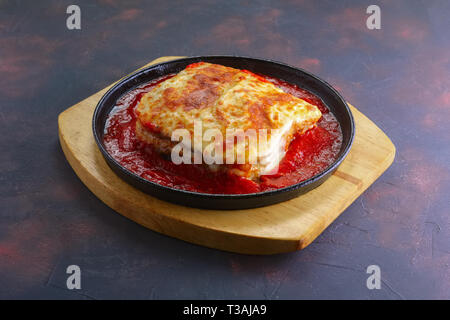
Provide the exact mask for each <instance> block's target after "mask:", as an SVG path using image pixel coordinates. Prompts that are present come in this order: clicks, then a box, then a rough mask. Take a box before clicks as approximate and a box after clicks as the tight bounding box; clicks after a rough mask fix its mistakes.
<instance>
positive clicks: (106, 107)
mask: <svg viewBox="0 0 450 320" xmlns="http://www.w3.org/2000/svg"><path fill="white" fill-rule="evenodd" d="M199 61H204V62H211V63H216V64H221V65H224V66H228V67H233V68H237V69H247V70H250V71H252V72H255V73H260V74H265V75H268V76H271V77H275V78H278V79H281V80H284V81H286V82H289V83H292V84H296V85H298V86H299V87H301V88H303V89H306V90H308V91H310V92H312V93H314V94H315V95H316V96H318V97H320V98H321V99H322V101H323V102H324V103H325V105H326V106H327V107H328V108H329V109H330V111H331V112H332V113H333V114H334V115H335V116H336V118H337V120H338V121H339V123H340V125H341V129H342V134H343V140H342V147H341V150H340V151H339V154H338V157H337V159H336V160H335V161H334V162H333V163H332V164H331V165H330V166H329V167H328V168H326V169H325V170H324V171H322V172H321V173H319V174H317V175H315V176H313V177H312V178H310V179H308V180H305V181H302V182H300V183H297V184H294V185H291V186H289V187H285V188H282V189H278V190H273V191H266V192H259V193H252V194H243V195H234V194H207V193H198V192H190V191H185V190H178V189H174V188H170V187H166V186H162V185H159V184H157V183H154V182H151V181H148V180H145V179H143V178H141V177H140V176H138V175H136V174H134V173H132V172H130V171H128V170H127V169H125V168H124V167H122V166H121V165H120V164H119V163H118V162H117V161H116V160H115V159H114V158H113V157H111V155H110V154H109V153H108V152H107V151H106V149H105V146H104V144H103V134H104V129H105V122H106V119H107V118H108V115H109V113H110V111H111V109H112V108H113V107H114V106H115V104H116V101H117V100H118V99H119V98H120V97H121V96H122V95H123V94H124V93H126V92H128V91H130V90H132V89H134V88H135V87H137V86H139V85H141V84H143V83H146V82H149V81H151V80H153V79H156V78H159V77H161V76H164V75H167V74H171V73H177V72H180V71H181V70H183V69H184V68H185V67H186V66H187V65H189V64H191V63H194V62H199ZM92 129H93V131H94V137H95V141H96V142H97V145H98V147H99V149H100V152H101V153H102V154H103V157H104V158H105V160H106V162H107V163H108V165H109V166H110V167H111V169H112V170H113V171H114V172H115V173H116V174H117V175H118V176H119V177H120V178H122V179H123V180H125V181H126V182H128V183H129V184H131V185H133V186H134V187H136V188H138V189H140V190H142V191H144V192H146V193H148V194H150V195H152V196H155V197H157V198H159V199H162V200H166V201H170V202H173V203H176V204H180V205H185V206H189V207H196V208H207V209H221V210H228V209H248V208H256V207H262V206H267V205H271V204H274V203H278V202H282V201H286V200H289V199H292V198H294V197H297V196H299V195H301V194H303V193H305V192H308V191H310V190H312V189H314V188H316V187H318V186H319V185H320V184H322V183H323V182H324V181H325V180H326V179H327V178H328V177H330V175H331V174H332V173H333V172H334V171H335V170H336V169H337V167H338V166H339V165H340V164H341V162H342V161H343V160H344V158H345V157H346V155H347V154H348V152H349V150H350V147H351V145H352V142H353V137H354V134H355V125H354V121H353V116H352V114H351V112H350V109H349V107H348V105H347V103H346V102H345V101H344V99H343V98H342V97H341V95H340V94H339V93H338V92H337V91H336V90H335V89H333V88H332V87H331V86H330V85H329V84H328V83H326V82H325V81H323V80H322V79H319V78H318V77H316V76H315V75H313V74H311V73H309V72H307V71H304V70H302V69H299V68H295V67H292V66H289V65H286V64H283V63H280V62H275V61H270V60H264V59H255V58H247V57H235V56H200V57H191V58H183V59H178V60H173V61H169V62H164V63H160V64H157V65H153V66H151V67H148V68H145V69H142V70H140V71H138V72H136V73H134V74H132V75H130V76H128V77H126V78H124V79H122V80H121V81H119V82H118V83H117V84H116V85H114V86H113V87H112V88H111V89H109V90H108V92H107V93H106V94H105V95H104V96H103V97H102V98H101V100H100V101H99V103H98V104H97V107H96V108H95V112H94V117H93V121H92Z"/></svg>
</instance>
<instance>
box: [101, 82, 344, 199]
mask: <svg viewBox="0 0 450 320" xmlns="http://www.w3.org/2000/svg"><path fill="white" fill-rule="evenodd" d="M173 76H174V75H169V76H165V77H162V78H160V79H157V80H154V81H152V82H149V83H146V84H144V85H142V86H140V87H138V88H136V89H133V90H131V91H129V92H128V93H126V94H125V95H123V96H122V97H121V98H120V99H119V100H118V101H117V103H116V106H115V107H114V108H113V110H112V111H111V113H110V115H109V118H108V120H107V122H106V126H105V134H104V138H103V139H104V143H105V147H106V150H107V151H108V153H109V154H110V155H111V156H112V157H113V158H114V159H116V160H117V161H118V162H119V163H120V164H121V165H122V166H123V167H125V168H127V169H128V170H130V171H131V172H133V173H135V174H137V175H139V176H141V177H142V178H144V179H147V180H150V181H153V182H156V183H158V184H161V185H164V186H168V187H172V188H176V189H182V190H188V191H194V192H202V193H214V194H246V193H255V192H263V191H268V190H275V189H279V188H283V187H287V186H290V185H293V184H296V183H299V182H301V181H304V180H307V179H309V178H311V177H313V176H314V175H316V174H318V173H320V172H321V171H323V170H325V169H326V168H327V167H328V166H329V165H330V164H331V163H333V162H334V160H335V159H336V157H337V155H338V153H339V150H340V148H341V144H342V132H341V128H340V126H339V123H338V121H337V120H336V118H335V117H334V115H333V114H332V113H331V112H330V111H329V110H328V108H327V107H326V106H325V105H324V104H323V102H322V101H321V100H320V99H319V98H318V97H316V96H315V95H314V94H312V93H310V92H308V91H306V90H304V89H301V88H299V87H298V86H296V85H292V84H289V83H287V82H284V81H281V80H278V79H275V78H271V77H268V76H264V75H259V76H261V77H263V78H264V79H265V80H267V81H270V82H272V83H274V84H275V85H276V86H278V87H279V88H281V89H282V90H283V91H285V92H287V93H290V94H292V95H294V96H296V97H298V98H301V99H303V100H305V101H307V102H309V103H311V104H314V105H316V106H317V107H318V108H319V109H320V111H321V112H322V118H321V119H320V120H319V121H318V123H317V126H316V127H315V128H313V129H311V130H308V131H307V132H306V133H304V134H303V135H297V136H296V137H295V139H294V140H293V141H292V142H291V144H290V146H289V149H288V151H287V153H286V155H285V157H284V158H283V160H281V162H280V165H279V169H278V172H277V174H274V175H265V176H261V177H260V181H258V182H255V181H251V180H248V179H246V178H242V177H238V176H236V175H233V174H227V173H225V172H219V173H218V172H211V171H209V170H208V169H207V168H206V167H205V166H203V165H196V164H179V165H176V164H174V163H173V162H172V161H171V159H170V158H167V157H166V156H164V155H161V154H160V153H158V152H156V151H155V150H154V149H153V148H152V147H151V146H149V145H146V144H144V143H142V142H140V141H139V140H138V139H137V138H136V135H135V125H136V115H135V108H136V106H137V105H138V103H139V101H140V100H141V98H142V96H143V95H144V94H145V93H147V92H149V91H150V90H151V89H152V87H154V86H155V85H156V84H158V83H160V82H162V81H164V80H166V79H169V78H171V77H173Z"/></svg>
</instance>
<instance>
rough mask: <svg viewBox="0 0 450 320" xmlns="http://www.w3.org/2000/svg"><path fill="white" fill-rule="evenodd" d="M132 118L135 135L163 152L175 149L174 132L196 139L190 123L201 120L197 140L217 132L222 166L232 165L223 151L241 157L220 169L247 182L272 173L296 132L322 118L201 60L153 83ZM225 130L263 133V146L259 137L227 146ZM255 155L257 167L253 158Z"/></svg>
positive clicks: (254, 79)
mask: <svg viewBox="0 0 450 320" xmlns="http://www.w3.org/2000/svg"><path fill="white" fill-rule="evenodd" d="M136 114H137V117H138V121H137V124H136V133H137V137H138V138H139V139H141V140H143V141H145V142H147V143H149V144H152V145H154V146H155V147H156V148H157V149H159V150H160V151H161V152H164V153H168V152H170V150H171V148H172V147H173V146H174V143H173V142H172V141H170V140H171V136H172V132H174V131H175V130H176V129H186V130H188V131H189V133H190V134H191V137H192V139H193V138H194V136H195V135H194V122H196V123H197V124H198V123H199V122H201V125H202V128H201V130H202V132H201V135H200V137H203V134H204V132H205V131H206V130H208V129H214V130H216V131H218V132H220V133H221V134H222V137H223V138H224V140H223V143H224V154H223V157H224V159H223V163H230V161H226V160H227V159H225V157H226V155H227V152H226V151H229V155H232V156H234V159H235V160H236V161H237V159H238V157H239V155H241V156H244V158H245V164H240V165H238V164H236V163H235V164H234V165H224V166H223V167H224V168H226V169H227V170H229V171H230V172H232V173H234V174H238V175H241V176H245V177H248V178H251V179H256V178H258V177H259V176H260V175H262V174H268V173H271V171H273V170H274V168H276V167H277V165H278V163H279V162H280V160H281V159H282V158H283V157H284V154H285V151H286V150H287V148H288V146H289V143H290V141H291V140H292V138H293V136H294V134H296V133H298V132H300V133H303V132H305V131H306V130H308V129H310V128H311V127H313V126H314V124H315V123H316V122H317V121H318V120H319V119H320V117H321V116H322V114H321V112H320V111H319V109H318V108H317V107H316V106H314V105H312V104H310V103H308V102H306V101H304V100H302V99H299V98H297V97H294V96H292V95H290V94H288V93H285V92H284V91H282V90H281V89H279V88H277V87H276V86H275V85H274V84H272V83H271V82H268V81H266V80H265V79H263V78H261V77H259V76H257V75H255V74H253V73H251V72H249V71H245V70H237V69H234V68H229V67H225V66H221V65H217V64H210V63H204V62H200V63H195V64H191V65H189V66H188V67H187V68H186V69H184V70H183V71H181V72H180V73H178V74H177V75H176V76H174V77H172V78H170V79H168V80H166V81H163V82H161V83H159V84H158V85H156V86H155V87H154V88H153V89H152V90H151V91H150V92H148V93H146V94H145V95H144V96H143V97H142V99H141V101H140V103H139V105H138V106H137V109H136ZM227 130H243V131H244V132H246V133H247V132H252V130H254V132H256V134H257V135H256V136H257V137H260V136H259V135H258V134H259V133H260V132H261V131H259V130H263V131H264V132H267V143H260V141H262V140H261V139H258V138H257V141H258V143H257V144H255V143H249V139H245V148H244V149H242V148H239V147H238V146H237V144H236V143H234V141H235V138H234V137H233V136H232V138H231V141H230V139H229V140H228V143H229V144H227V140H226V137H227ZM228 137H229V136H228ZM210 143H211V141H197V143H195V141H192V143H191V146H192V151H193V153H203V151H204V149H205V147H206V146H207V145H208V144H210ZM230 148H231V150H229V149H230ZM243 152H244V154H242V153H243ZM255 157H256V159H257V162H256V163H254V161H253V160H252V159H255ZM228 160H230V159H228ZM231 160H232V159H231ZM251 160H252V161H251ZM213 168H217V166H213Z"/></svg>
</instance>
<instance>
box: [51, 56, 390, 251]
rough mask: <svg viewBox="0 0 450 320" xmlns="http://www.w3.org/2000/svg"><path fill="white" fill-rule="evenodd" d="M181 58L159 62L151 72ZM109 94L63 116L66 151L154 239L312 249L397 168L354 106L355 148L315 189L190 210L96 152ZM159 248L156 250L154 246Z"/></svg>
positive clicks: (91, 184)
mask: <svg viewBox="0 0 450 320" xmlns="http://www.w3.org/2000/svg"><path fill="white" fill-rule="evenodd" d="M176 58H181V57H161V58H159V59H156V60H154V61H152V62H150V63H149V64H148V65H147V66H149V65H152V64H155V63H160V62H164V61H168V60H172V59H176ZM109 88H110V87H108V88H105V89H103V90H101V91H99V92H97V93H96V94H94V95H92V96H90V97H89V98H87V99H85V100H83V101H81V102H79V103H77V104H76V105H74V106H72V107H70V108H69V109H67V110H65V111H64V112H62V113H61V114H60V115H59V118H58V127H59V138H60V143H61V147H62V149H63V151H64V154H65V155H66V158H67V160H68V161H69V163H70V165H71V166H72V168H73V169H74V170H75V172H76V174H77V175H78V177H79V178H80V179H81V181H83V183H84V184H85V185H86V186H87V187H88V188H89V189H90V190H91V191H92V192H93V193H94V194H95V195H96V196H97V197H98V198H99V199H100V200H102V201H103V202H104V203H106V204H107V205H108V206H109V207H111V208H112V209H114V210H115V211H117V212H119V213H120V214H122V215H124V216H126V217H128V218H130V219H131V220H134V221H136V222H137V223H139V224H141V225H143V226H145V227H147V228H149V229H152V230H154V231H157V232H160V233H163V234H166V235H169V236H172V237H175V238H178V239H182V240H185V241H189V242H192V243H196V244H200V245H203V246H207V247H211V248H217V249H221V250H227V251H233V252H239V253H247V254H273V253H281V252H289V251H294V250H300V249H303V248H305V247H306V246H307V245H309V244H310V243H311V242H312V241H313V240H314V239H315V238H316V237H317V236H318V235H319V234H320V233H321V232H322V231H323V230H324V229H325V228H326V227H328V226H329V225H330V224H331V223H332V222H333V221H334V219H336V218H337V217H338V216H339V215H340V214H341V213H342V212H343V211H344V210H345V209H346V208H347V207H348V206H349V205H350V204H351V203H352V202H353V201H354V200H355V199H356V198H357V197H358V196H359V195H361V193H363V191H364V190H366V189H367V188H368V187H369V186H370V185H371V184H372V183H373V182H374V181H375V180H376V179H377V178H378V177H379V176H380V175H381V174H382V173H383V172H384V171H385V170H386V169H387V168H388V167H389V166H390V165H391V163H392V161H393V160H394V156H395V147H394V145H393V144H392V142H391V141H390V140H389V138H388V137H387V136H386V135H385V134H384V133H383V131H381V130H380V129H379V128H378V127H377V126H376V125H375V124H374V123H373V122H372V121H370V120H369V119H368V118H367V117H365V116H364V115H363V114H362V113H361V112H359V111H358V110H357V109H356V108H355V107H353V106H350V107H351V110H352V112H353V116H354V118H355V125H356V135H355V140H354V143H353V147H352V149H351V151H350V153H349V154H348V156H347V158H346V159H345V160H344V162H343V163H342V164H341V165H340V167H339V168H338V170H337V171H336V172H335V173H334V174H333V175H332V176H331V177H330V178H329V179H328V180H327V181H325V183H323V184H322V185H321V186H319V187H318V188H316V189H314V190H312V191H310V192H308V193H307V194H304V195H302V196H300V197H298V198H295V199H292V200H289V201H286V202H283V203H279V204H276V205H272V206H268V207H263V208H257V209H247V210H233V211H215V210H204V209H195V208H188V207H184V206H179V205H175V204H172V203H168V202H165V201H162V200H158V199H156V198H154V197H152V196H149V195H147V194H145V193H143V192H141V191H139V190H137V189H135V188H134V187H132V186H130V185H128V184H127V183H125V182H124V181H122V180H121V179H120V178H119V177H117V176H116V175H115V174H114V173H113V171H112V170H111V169H110V168H109V167H108V165H107V164H106V162H105V160H104V159H103V157H102V155H101V153H100V151H99V150H98V148H97V145H96V144H95V141H94V137H93V134H92V128H91V121H92V115H93V112H94V109H95V106H96V104H97V102H98V101H99V100H100V98H101V97H102V95H103V94H104V93H105V92H106V91H107V90H108V89H109ZM149 245H155V244H149Z"/></svg>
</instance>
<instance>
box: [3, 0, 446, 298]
mask: <svg viewBox="0 0 450 320" xmlns="http://www.w3.org/2000/svg"><path fill="white" fill-rule="evenodd" d="M73 3H75V4H78V5H79V6H80V7H81V12H82V17H81V20H82V21H81V23H82V30H81V31H69V30H67V28H66V18H67V15H66V13H65V12H66V8H67V6H68V5H69V4H73ZM369 4H378V5H380V7H381V11H382V29H381V30H373V31H371V30H368V29H367V28H366V27H365V21H366V17H367V15H366V13H365V10H366V8H367V6H368V5H369ZM449 16H450V2H449V1H447V0H436V1H417V0H416V1H413V0H397V1H371V0H370V1H331V0H330V1H293V0H292V1H230V0H228V1H221V2H210V1H205V0H203V1H195V2H191V3H189V2H188V1H148V2H144V1H138V0H134V1H128V2H126V4H125V1H115V0H104V1H81V0H70V1H5V0H0V75H1V77H0V107H1V110H0V148H1V149H0V150H1V152H0V165H1V175H0V201H1V206H0V298H62V299H80V298H81V299H103V298H144V299H148V298H150V299H152V298H155V299H159V298H194V299H196V298H219V299H222V298H238V299H239V298H261V299H266V298H267V299H285V298H288V299H298V298H357V299H379V298H386V299H404V298H447V299H449V298H450V272H449V263H450V254H449V253H450V242H449V239H450V237H449V235H450V232H449V226H450V218H449V217H450V215H449V210H450V200H449V199H450V197H449V187H450V169H449V160H450V147H449V145H450V125H449V124H450V92H449V88H450V51H449V49H450V36H449V30H450V18H449ZM202 54H239V55H247V56H255V57H263V58H270V59H275V60H279V61H283V62H286V63H289V64H292V65H296V66H299V67H302V68H305V69H307V70H309V71H312V72H314V73H316V74H317V75H319V76H320V77H322V78H323V79H325V80H327V81H329V82H330V83H331V84H333V85H334V86H335V87H336V88H338V89H339V90H340V91H341V92H342V94H343V95H344V97H345V98H346V99H347V100H348V101H349V102H351V103H352V104H354V105H355V106H357V107H358V108H359V109H360V110H361V111H362V112H363V113H365V114H366V115H367V116H368V117H369V118H371V119H372V120H373V121H374V122H375V123H376V124H377V125H378V126H379V127H380V128H382V129H383V130H384V131H385V132H386V133H387V135H388V136H389V137H390V138H391V139H392V141H393V142H394V144H395V145H396V147H397V156H396V159H395V162H394V164H393V165H392V167H391V168H390V169H389V170H388V171H387V172H386V173H385V174H384V175H383V176H382V177H381V178H380V179H379V180H377V181H376V182H375V183H374V184H373V185H372V186H371V187H370V188H369V189H368V190H367V191H366V192H365V193H364V194H363V195H362V196H361V197H360V198H359V199H357V200H356V201H355V203H353V204H352V205H351V206H350V207H349V208H348V209H347V210H346V211H345V212H344V213H343V214H342V215H341V216H340V217H339V218H338V219H337V220H336V221H335V222H334V223H333V224H332V225H331V226H330V227H329V228H328V229H327V230H326V231H325V232H324V233H323V234H322V235H321V236H320V237H318V238H317V239H316V241H315V242H314V243H313V244H311V245H310V246H309V247H308V248H306V249H305V250H303V251H301V252H296V253H291V254H283V255H276V256H244V255H238V254H231V253H226V252H221V251H217V250H212V249H207V248H203V247H199V246H196V245H191V244H188V243H185V242H183V241H179V240H175V239H172V238H169V237H166V236H163V235H160V234H157V233H155V232H152V231H149V230H147V229H145V228H143V227H141V226H139V225H137V224H135V223H133V222H131V221H130V220H127V219H126V218H124V217H122V216H120V215H118V214H117V213H115V212H114V211H113V210H111V209H109V208H108V207H107V206H105V205H104V204H103V203H102V202H101V201H100V200H98V199H97V198H96V197H95V196H94V195H93V194H92V193H91V192H90V191H89V190H88V189H87V188H86V187H85V186H84V185H83V184H82V183H81V182H80V181H79V179H78V178H77V177H76V175H75V174H74V173H73V171H72V170H71V168H70V166H69V165H68V163H67V162H66V160H65V158H64V155H63V153H62V151H61V148H60V146H59V142H58V135H57V116H58V114H59V113H60V112H61V111H63V110H64V109H66V108H67V107H69V106H71V105H73V104H75V103H77V102H78V101H80V100H82V99H84V98H86V97H87V96H89V95H91V94H92V93H95V92H96V91H98V90H100V89H102V88H104V87H105V86H107V85H108V84H110V83H111V82H113V81H115V80H117V79H118V78H120V77H122V76H123V75H125V74H128V73H129V72H131V71H133V70H135V69H137V68H138V67H140V66H142V65H144V64H145V63H147V62H149V61H151V60H153V59H155V58H157V57H159V56H163V55H187V56H189V55H202ZM70 264H78V265H79V266H80V267H81V270H82V290H80V291H69V290H67V289H66V288H65V281H66V276H67V275H66V274H65V270H66V267H67V266H68V265H70ZM371 264H377V265H379V266H380V267H381V271H382V289H381V290H368V289H367V288H366V278H367V276H368V275H367V274H366V273H365V270H366V268H367V266H368V265H371Z"/></svg>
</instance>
